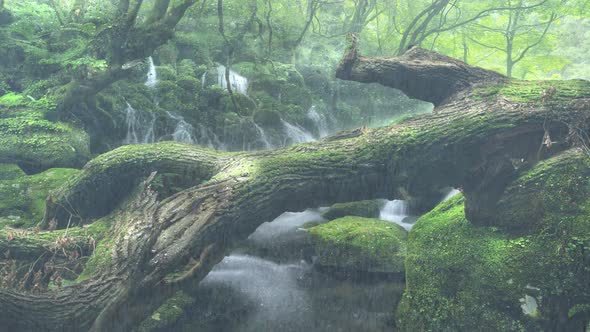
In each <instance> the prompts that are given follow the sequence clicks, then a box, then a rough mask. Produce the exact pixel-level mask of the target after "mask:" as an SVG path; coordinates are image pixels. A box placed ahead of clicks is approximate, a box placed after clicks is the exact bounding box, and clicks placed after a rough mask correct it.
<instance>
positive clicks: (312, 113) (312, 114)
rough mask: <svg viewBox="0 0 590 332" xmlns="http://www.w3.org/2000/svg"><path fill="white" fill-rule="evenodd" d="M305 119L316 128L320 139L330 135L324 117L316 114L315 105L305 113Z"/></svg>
mask: <svg viewBox="0 0 590 332" xmlns="http://www.w3.org/2000/svg"><path fill="white" fill-rule="evenodd" d="M307 117H308V118H309V119H311V121H313V123H314V124H315V126H316V127H317V128H318V133H319V134H320V138H323V137H326V136H328V135H329V134H330V128H329V125H328V120H327V119H326V116H325V115H323V114H320V113H318V111H317V110H316V107H315V105H313V106H311V108H310V109H309V111H308V112H307Z"/></svg>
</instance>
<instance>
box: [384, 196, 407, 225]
mask: <svg viewBox="0 0 590 332" xmlns="http://www.w3.org/2000/svg"><path fill="white" fill-rule="evenodd" d="M409 212H410V208H409V206H408V203H407V202H406V201H402V200H398V199H396V200H393V201H387V202H386V203H385V205H384V206H383V207H382V208H381V211H380V213H379V219H381V220H385V221H389V222H392V223H395V224H398V225H400V226H402V227H403V228H405V229H406V230H410V229H412V227H413V226H414V224H410V223H407V222H404V219H406V218H407V217H409V216H410V215H409Z"/></svg>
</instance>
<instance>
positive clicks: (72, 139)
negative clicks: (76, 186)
mask: <svg viewBox="0 0 590 332" xmlns="http://www.w3.org/2000/svg"><path fill="white" fill-rule="evenodd" d="M2 115H3V116H6V117H3V118H0V162H2V161H3V162H13V163H17V164H18V165H19V166H20V167H21V168H23V169H24V170H25V171H28V172H35V171H38V170H43V169H47V168H50V167H56V166H59V167H81V166H82V165H84V163H85V162H86V161H88V160H89V159H90V151H89V138H88V135H87V134H86V133H85V132H84V131H82V130H81V129H78V128H76V127H74V126H72V125H69V124H65V123H59V122H51V121H48V120H46V119H45V118H44V117H43V113H42V112H38V111H34V110H20V111H18V112H16V113H11V114H6V113H3V114H2Z"/></svg>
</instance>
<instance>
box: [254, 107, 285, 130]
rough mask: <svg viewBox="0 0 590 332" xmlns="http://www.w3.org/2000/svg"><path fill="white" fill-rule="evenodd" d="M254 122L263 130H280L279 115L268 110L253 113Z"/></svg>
mask: <svg viewBox="0 0 590 332" xmlns="http://www.w3.org/2000/svg"><path fill="white" fill-rule="evenodd" d="M254 122H256V123H257V124H259V125H261V126H263V127H265V128H281V126H282V123H281V115H280V114H279V112H277V111H275V110H270V109H262V110H260V111H258V112H256V113H254Z"/></svg>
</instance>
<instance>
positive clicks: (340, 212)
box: [322, 200, 383, 220]
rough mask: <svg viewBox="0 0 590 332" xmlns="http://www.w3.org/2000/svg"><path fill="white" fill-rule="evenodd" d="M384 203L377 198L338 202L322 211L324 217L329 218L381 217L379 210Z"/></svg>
mask: <svg viewBox="0 0 590 332" xmlns="http://www.w3.org/2000/svg"><path fill="white" fill-rule="evenodd" d="M382 205H383V204H382V203H381V202H379V201H376V200H372V201H359V202H350V203H337V204H334V205H332V207H330V209H329V210H327V211H326V212H324V213H322V217H323V218H325V219H328V220H333V219H337V218H342V217H346V216H357V217H365V218H377V217H379V212H380V208H381V206H382Z"/></svg>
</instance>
